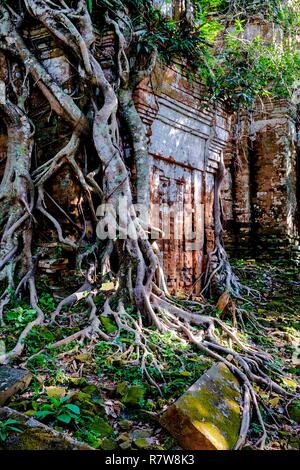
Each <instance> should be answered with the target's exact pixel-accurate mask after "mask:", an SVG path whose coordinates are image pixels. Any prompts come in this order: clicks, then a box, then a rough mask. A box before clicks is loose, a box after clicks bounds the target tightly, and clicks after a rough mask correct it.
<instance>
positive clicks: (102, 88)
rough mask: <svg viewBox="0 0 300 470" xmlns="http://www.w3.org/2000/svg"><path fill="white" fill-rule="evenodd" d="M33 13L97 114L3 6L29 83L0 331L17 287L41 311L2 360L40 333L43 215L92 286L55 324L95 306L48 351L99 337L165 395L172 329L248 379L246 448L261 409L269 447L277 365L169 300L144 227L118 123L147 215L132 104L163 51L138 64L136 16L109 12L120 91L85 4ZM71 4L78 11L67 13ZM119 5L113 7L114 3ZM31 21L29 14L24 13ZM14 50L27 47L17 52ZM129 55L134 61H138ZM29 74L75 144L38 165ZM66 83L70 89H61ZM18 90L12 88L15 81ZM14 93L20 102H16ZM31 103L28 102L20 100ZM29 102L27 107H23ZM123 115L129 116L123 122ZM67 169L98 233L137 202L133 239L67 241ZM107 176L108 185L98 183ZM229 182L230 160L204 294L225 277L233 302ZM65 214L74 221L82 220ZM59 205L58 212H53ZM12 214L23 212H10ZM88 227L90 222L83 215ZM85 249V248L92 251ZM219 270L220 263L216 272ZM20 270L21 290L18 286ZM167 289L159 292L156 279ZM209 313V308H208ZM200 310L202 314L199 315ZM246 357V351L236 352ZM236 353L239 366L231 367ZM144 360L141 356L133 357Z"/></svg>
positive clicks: (8, 218) (18, 140)
mask: <svg viewBox="0 0 300 470" xmlns="http://www.w3.org/2000/svg"><path fill="white" fill-rule="evenodd" d="M24 4H25V5H26V8H27V13H29V14H30V15H32V16H33V17H34V19H35V21H37V22H39V23H40V24H42V25H43V26H44V27H45V28H47V30H48V31H49V33H50V34H51V35H52V36H53V37H54V39H55V40H56V41H58V42H59V43H60V44H63V45H64V47H65V50H66V53H70V54H71V56H72V60H74V58H76V60H77V62H78V69H79V70H80V80H82V81H83V83H84V85H85V86H86V89H88V90H89V92H88V96H87V100H89V103H88V105H86V101H87V100H86V101H85V105H84V106H82V105H81V104H80V100H75V99H74V98H73V97H72V96H71V95H70V94H67V93H65V92H64V90H63V87H62V86H61V85H59V84H58V82H57V81H56V80H54V78H53V77H52V76H51V71H49V70H47V69H46V68H45V67H44V66H43V65H42V64H41V63H40V62H39V60H38V59H37V58H36V56H35V55H34V53H33V52H31V50H30V49H29V48H28V46H27V44H26V43H25V42H24V40H23V38H22V35H21V33H20V29H19V28H18V27H17V25H16V20H15V18H14V17H13V16H12V14H11V10H9V9H7V8H5V7H4V6H3V5H2V6H1V10H0V12H1V14H2V23H1V28H0V49H2V50H3V51H4V53H5V54H7V55H8V57H9V60H13V61H17V62H20V63H21V64H22V67H23V69H24V70H23V74H24V80H23V85H22V86H19V88H17V87H15V91H14V94H13V96H12V98H10V97H9V98H8V99H7V101H6V104H4V105H3V104H2V105H1V114H2V116H3V118H4V120H5V123H6V126H7V133H8V157H7V162H6V168H5V173H4V176H3V179H2V182H1V185H0V203H1V207H0V210H1V221H2V222H1V223H2V227H1V229H2V233H3V235H2V238H1V246H0V277H1V280H5V281H6V288H5V290H4V292H3V293H2V296H1V298H0V322H2V321H3V311H4V309H5V306H6V305H7V304H8V303H9V301H10V297H9V295H10V292H11V290H12V289H15V290H16V292H17V293H18V294H21V292H22V290H24V289H25V287H26V286H28V289H29V294H30V303H31V306H32V307H33V308H34V310H35V311H36V312H37V316H36V319H35V320H34V321H33V322H31V323H30V324H29V325H27V326H26V328H25V329H24V331H23V332H22V333H21V335H20V337H19V339H18V341H17V344H16V346H15V347H14V348H13V349H12V350H11V351H9V352H7V353H6V354H3V355H2V356H0V363H7V362H8V361H10V360H11V359H13V358H15V357H17V356H19V355H21V354H22V352H23V349H24V341H25V339H26V336H27V335H28V334H29V332H30V331H31V329H32V328H33V327H34V326H36V325H37V324H41V323H42V322H43V321H45V319H44V314H43V312H42V310H41V309H40V307H39V305H38V295H37V292H36V288H35V272H36V269H35V268H36V266H35V260H34V257H33V256H32V237H33V233H34V230H35V215H38V214H39V215H41V214H42V216H43V217H44V218H45V219H46V220H47V221H49V223H50V226H52V227H54V228H55V230H56V233H57V239H58V240H59V242H60V243H62V244H63V245H64V246H66V247H68V249H71V250H74V252H76V253H77V254H78V266H80V268H81V269H82V273H83V277H84V279H83V282H82V286H81V287H80V288H79V289H78V290H77V291H76V292H74V293H73V294H71V295H70V296H68V297H67V298H66V299H64V300H62V301H61V302H60V303H59V304H58V306H57V308H56V310H55V311H54V312H53V313H52V315H51V320H50V321H52V322H53V323H54V324H56V325H57V327H59V322H60V319H61V317H63V316H66V315H67V313H65V309H63V307H67V306H69V305H71V304H72V303H74V302H80V301H81V300H82V299H85V301H86V302H87V305H88V308H89V318H88V323H87V325H86V326H85V327H84V328H83V329H82V330H81V331H79V332H76V333H75V334H72V335H70V336H69V337H66V338H64V339H62V340H60V341H58V342H56V343H55V344H52V345H49V347H52V348H54V347H60V346H63V345H66V344H68V343H70V342H72V341H73V340H81V341H83V340H85V339H87V338H88V339H90V340H93V339H95V338H97V337H100V338H102V339H103V340H105V341H110V342H111V343H112V344H113V345H114V346H115V347H116V349H117V351H118V352H120V353H121V354H122V356H123V357H124V358H125V359H126V360H128V361H129V362H130V361H135V363H136V362H138V363H139V364H140V366H141V368H142V371H143V373H144V374H145V376H146V377H147V378H148V380H149V381H150V382H151V383H152V384H153V385H155V386H157V387H158V389H160V385H159V383H157V380H155V379H154V377H153V376H152V375H151V373H150V371H151V370H153V368H154V369H155V370H156V371H157V372H158V373H159V374H161V369H160V364H159V358H158V356H159V348H160V347H161V346H160V345H159V344H158V345H156V347H157V349H158V354H157V355H156V354H154V353H153V348H152V347H151V346H152V345H151V340H150V339H149V336H150V335H149V331H150V330H149V328H150V327H153V326H155V327H156V328H157V330H158V331H159V332H161V333H163V332H166V331H172V332H173V334H174V336H175V337H176V339H177V341H179V342H183V341H188V342H190V343H191V344H193V345H195V347H197V348H198V349H199V350H201V351H203V352H205V353H206V354H208V355H210V356H211V357H212V358H214V359H216V360H219V361H222V362H224V363H225V364H226V365H227V366H228V367H229V368H230V370H231V371H232V372H233V373H234V374H235V375H236V376H237V377H238V379H239V380H240V382H241V384H242V386H243V390H244V413H243V420H242V427H241V435H240V439H239V442H238V444H237V447H238V448H239V447H241V446H242V445H243V443H244V442H245V439H246V435H247V431H248V428H249V413H250V403H252V404H253V406H254V408H255V410H256V413H257V415H258V419H259V421H260V423H261V425H262V429H263V430H264V433H263V436H262V438H261V439H260V442H259V445H260V446H261V447H263V445H264V441H265V427H264V424H263V420H262V417H261V413H260V410H259V407H258V405H257V400H256V395H255V391H254V388H253V383H256V384H259V385H262V386H264V387H269V388H270V389H272V390H273V391H275V392H276V393H280V394H282V395H287V393H286V392H285V390H284V389H282V388H281V387H280V386H279V385H278V384H276V383H275V382H273V381H272V380H270V379H269V377H268V375H267V373H266V365H267V364H268V362H269V361H270V357H269V356H268V355H267V354H265V353H263V352H262V351H259V350H258V349H256V348H254V347H250V346H249V345H247V344H245V343H244V342H243V341H242V340H241V339H240V337H239V334H238V332H237V331H236V328H231V327H229V326H228V325H227V324H225V323H224V322H222V321H221V320H219V319H217V318H214V317H211V316H208V315H204V314H203V312H202V314H201V315H200V314H199V313H195V311H193V307H195V305H196V303H194V302H193V301H189V302H188V301H187V302H186V303H185V304H184V305H180V304H179V303H178V302H177V301H176V299H174V298H171V297H170V296H169V295H168V292H167V288H166V285H165V282H163V279H162V266H161V261H160V257H159V254H158V252H157V249H154V247H153V245H152V244H151V243H150V241H149V239H148V237H147V231H148V229H149V226H148V223H149V221H147V220H141V219H140V218H139V217H138V214H137V213H136V211H135V208H134V205H133V195H132V187H131V184H132V182H131V180H130V174H129V171H128V168H127V167H126V165H125V162H124V159H123V155H122V151H121V145H120V143H121V142H120V126H119V117H121V119H123V122H124V123H125V125H126V127H127V130H128V131H129V134H130V136H131V144H132V152H133V158H134V161H135V168H136V174H137V182H136V186H137V188H136V189H137V191H136V193H137V202H139V203H140V204H142V205H144V206H146V207H148V206H149V194H150V188H149V186H148V185H147V183H146V181H148V173H149V160H148V150H147V137H146V135H145V129H144V126H143V124H142V122H141V119H140V117H139V115H138V113H137V111H136V109H135V105H134V102H133V98H132V95H133V90H134V88H135V86H136V85H137V84H138V83H139V82H140V81H141V80H142V79H143V78H144V77H146V76H147V75H149V74H150V73H151V71H152V69H153V67H154V65H155V61H156V57H157V52H156V50H155V48H154V49H153V50H152V52H151V54H150V56H149V57H148V58H145V57H144V58H143V60H142V61H141V62H142V63H143V66H138V63H139V61H138V60H137V56H138V54H137V48H136V37H135V34H134V31H133V26H132V23H131V19H130V15H129V13H128V11H127V10H126V8H125V7H124V5H123V4H122V2H121V1H119V0H116V1H115V2H114V6H115V13H114V10H113V9H111V8H109V9H108V10H107V11H106V12H105V14H104V17H103V24H106V25H108V26H109V27H111V28H113V30H114V32H115V35H116V47H117V52H116V65H117V71H118V77H117V80H116V83H115V84H113V83H110V82H109V81H108V79H107V78H106V76H105V74H104V72H103V69H102V67H101V63H100V61H99V60H97V58H96V55H95V37H94V27H93V24H92V21H91V17H90V15H89V13H88V11H87V7H86V2H85V1H83V0H78V1H77V2H75V1H72V2H68V1H64V2H62V1H61V2H59V1H56V2H52V1H49V0H25V2H24ZM69 4H71V5H72V6H68V5H69ZM110 4H111V3H110ZM23 13H24V12H23ZM12 42H13V43H14V44H15V45H16V48H12ZM128 54H133V58H134V60H132V61H130V60H129V59H128V58H127V57H128ZM28 77H30V78H31V81H32V82H33V83H34V84H36V85H37V86H38V87H39V89H40V91H41V92H42V94H43V95H44V97H45V98H46V99H47V100H48V102H49V104H50V106H51V109H52V110H53V111H54V112H55V113H56V114H57V115H58V116H60V118H61V119H62V120H63V121H64V122H65V123H66V124H67V125H68V126H69V127H70V131H71V132H70V134H71V137H70V138H69V140H68V142H67V143H66V144H65V145H64V146H63V147H62V148H61V150H60V151H58V152H57V153H56V154H54V155H50V157H49V159H48V160H47V161H46V162H45V163H43V164H41V165H40V166H38V167H37V168H34V169H33V168H32V161H31V160H32V155H31V153H32V144H33V139H34V129H33V128H32V125H31V123H30V120H29V118H28V113H27V112H26V107H24V106H23V107H22V106H20V103H26V101H28V97H29V94H28V89H27V88H26V87H25V88H24V84H26V85H27V83H28ZM62 82H63V80H62ZM7 88H8V84H7ZM11 94H12V93H11V91H10V95H11ZM20 98H22V99H20ZM17 103H18V104H17ZM118 113H119V115H118ZM86 136H89V137H90V140H91V141H92V147H93V150H94V152H95V158H94V160H93V159H90V160H89V161H88V171H85V170H84V169H83V167H82V161H81V159H80V158H79V153H80V148H81V146H82V144H83V143H84V138H86ZM65 165H67V167H68V169H69V171H70V172H72V174H73V175H74V177H75V178H76V179H77V181H78V183H79V185H80V188H81V192H82V194H83V199H84V204H85V205H84V209H83V210H82V212H83V213H84V211H85V210H87V211H88V213H89V217H90V219H92V223H93V228H94V232H96V225H97V221H98V219H97V205H98V204H99V202H103V203H105V204H106V206H107V207H109V208H110V211H111V215H112V216H113V214H116V213H118V207H119V202H120V200H122V199H123V200H126V204H127V205H126V209H125V210H124V211H123V212H122V213H121V214H119V220H118V224H119V226H121V227H126V229H127V230H128V233H129V236H126V237H124V238H122V237H121V238H120V239H116V240H101V243H98V241H97V239H96V237H95V238H94V240H93V241H92V242H91V241H87V240H86V239H84V234H83V235H82V234H80V236H79V235H78V237H77V238H76V239H71V238H68V237H67V236H65V235H64V233H63V227H62V224H61V222H60V221H59V219H58V217H57V216H56V215H55V214H53V213H51V209H50V208H49V207H50V205H49V207H48V206H47V201H48V200H49V197H48V199H47V197H46V186H45V185H46V183H47V182H48V181H49V180H50V179H51V178H52V177H53V176H55V175H56V174H57V173H58V172H59V171H60V169H61V168H62V166H65ZM100 173H101V182H100V181H99V178H98V176H99V174H100ZM223 174H224V166H223V162H221V163H220V168H219V172H218V173H217V176H216V184H215V197H214V216H215V250H214V251H213V252H212V253H211V254H210V255H209V262H208V265H207V272H206V274H205V279H204V284H203V292H205V291H206V290H207V289H208V287H209V285H210V284H211V282H212V281H213V280H214V282H216V280H219V282H220V283H221V284H222V285H223V286H224V288H225V289H226V291H227V292H228V293H229V294H231V295H236V296H237V297H238V296H240V290H241V286H240V285H239V283H238V280H237V278H236V277H235V276H234V274H233V272H232V270H231V267H230V264H229V262H228V259H227V256H226V252H225V249H224V246H223V244H222V239H221V234H222V225H221V208H220V188H221V183H222V179H223ZM56 206H58V208H59V209H60V212H61V213H63V214H64V215H65V216H66V217H67V218H68V220H71V217H70V216H69V215H68V214H67V213H66V212H65V210H63V209H62V208H61V207H60V206H59V204H58V203H56ZM52 207H53V206H52ZM11 208H13V210H11ZM83 218H84V220H85V217H84V214H83ZM83 242H84V243H89V251H88V253H89V255H87V254H82V252H80V249H81V244H82V243H83ZM85 246H86V245H85ZM113 250H114V253H116V256H118V257H119V268H118V273H117V277H118V286H119V287H118V288H117V289H116V291H115V292H114V293H113V294H112V295H111V296H109V297H108V298H107V301H106V303H105V305H104V308H103V311H102V312H101V314H102V315H104V316H105V315H110V316H112V317H113V318H114V320H115V322H116V325H117V328H118V331H117V333H116V334H111V335H107V334H106V333H104V332H103V331H102V330H101V328H100V326H101V322H100V319H99V316H98V315H97V308H96V305H95V302H94V298H95V296H96V295H97V293H98V292H99V284H100V282H101V274H102V273H104V272H105V271H106V270H107V266H108V265H109V262H110V257H111V254H112V252H113ZM213 263H214V265H213ZM18 267H19V269H18V275H19V283H18V284H17V285H16V284H15V277H16V271H17V268H18ZM159 278H160V279H161V281H162V282H161V284H160V285H159V286H158V285H156V280H157V279H159ZM128 303H129V304H131V305H132V304H134V305H135V307H136V316H131V315H130V313H128V311H127V310H126V304H128ZM198 307H199V306H198ZM200 307H201V306H200ZM124 331H125V332H128V333H132V334H133V337H134V339H133V341H132V344H131V345H130V346H129V347H128V348H127V349H126V348H125V349H124V350H121V351H120V348H121V346H120V342H119V341H117V340H118V338H119V336H120V334H121V333H122V332H124ZM236 349H238V350H239V351H240V352H236ZM228 355H230V356H231V357H232V360H231V361H229V360H228V358H227V357H228ZM132 357H134V359H131V358H132Z"/></svg>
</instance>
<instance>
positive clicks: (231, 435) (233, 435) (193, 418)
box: [162, 364, 241, 450]
mask: <svg viewBox="0 0 300 470" xmlns="http://www.w3.org/2000/svg"><path fill="white" fill-rule="evenodd" d="M240 400H241V393H240V388H239V384H238V381H237V380H236V378H235V377H234V376H233V374H232V373H231V372H230V370H229V369H228V368H227V367H226V366H225V365H224V364H218V365H215V366H213V367H212V368H211V369H209V371H207V373H206V374H204V375H203V376H202V377H201V379H200V380H199V381H197V382H196V383H195V384H194V385H193V386H192V387H191V388H190V389H189V390H188V391H187V392H186V393H185V394H184V395H183V396H182V397H181V398H179V400H177V402H176V403H175V404H174V405H173V407H171V409H169V412H168V413H166V416H165V418H164V419H163V420H162V424H163V425H164V426H165V427H166V428H167V429H169V430H170V431H171V432H172V431H173V430H174V432H172V433H173V435H174V436H175V434H176V436H175V437H176V438H177V439H178V440H179V442H180V441H182V442H184V440H185V436H184V434H185V433H186V435H189V434H191V435H193V432H192V431H191V429H194V430H195V432H196V431H199V434H201V435H202V436H203V443H204V445H205V446H206V447H210V446H211V447H212V448H215V449H219V450H228V449H232V448H233V447H234V445H235V443H236V441H237V439H238V435H239V429H240V412H241V410H240V404H239V402H240ZM172 408H173V411H172ZM172 419H174V420H175V423H170V421H171V420H172ZM188 440H190V438H188ZM200 441H201V440H200ZM200 441H198V442H200ZM191 445H197V444H196V437H195V441H194V442H191ZM191 448H192V447H191ZM193 448H195V447H193Z"/></svg>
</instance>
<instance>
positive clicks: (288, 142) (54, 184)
mask: <svg viewBox="0 0 300 470" xmlns="http://www.w3.org/2000/svg"><path fill="white" fill-rule="evenodd" d="M180 3H181V2H178V5H179V4H180ZM179 7H180V5H179V6H178V8H179ZM176 11H177V10H176ZM176 11H175V13H174V12H173V13H172V12H170V14H176ZM258 33H259V34H260V35H261V36H262V37H263V38H264V39H265V40H266V41H274V40H280V32H278V30H275V29H274V26H273V25H272V24H268V23H265V22H261V19H259V18H258V19H257V18H254V19H253V23H252V25H250V26H249V27H248V30H247V31H246V33H245V34H248V36H249V38H251V35H252V36H254V35H255V34H258ZM28 38H29V39H30V41H31V42H32V43H33V44H34V45H35V47H36V49H37V50H38V53H39V57H40V60H41V62H42V63H43V65H44V66H45V67H46V68H47V69H48V70H50V71H51V74H52V76H53V77H54V79H55V71H56V70H59V76H61V68H63V69H64V72H65V73H64V77H65V81H64V87H65V91H66V93H71V92H72V87H73V82H72V75H73V72H74V71H73V70H72V65H71V64H70V63H69V62H68V61H67V60H66V59H65V57H64V54H63V51H62V50H61V49H59V48H58V47H56V46H55V44H54V43H53V40H52V39H51V37H50V35H49V33H48V32H47V31H46V30H45V29H43V28H41V27H39V28H36V27H35V26H34V25H33V26H32V27H31V29H30V31H28ZM96 48H97V54H98V57H99V58H100V59H101V64H102V66H103V68H104V70H105V73H106V74H107V76H108V77H109V76H110V77H111V78H112V79H113V68H114V63H113V57H114V56H115V52H114V34H113V31H110V30H107V31H105V34H103V35H102V36H99V37H98V38H97V43H96ZM50 50H51V54H50V52H49V51H50ZM0 79H1V80H5V77H1V76H0ZM205 98H206V92H205V90H204V89H203V87H202V86H201V85H200V83H199V82H198V81H197V79H195V78H194V79H193V80H192V81H191V80H190V79H189V77H188V74H186V71H185V67H184V65H182V64H176V63H172V64H169V65H166V64H161V63H157V65H156V67H155V69H154V71H153V73H152V75H151V76H150V78H147V79H145V80H144V81H143V82H142V83H141V84H140V85H139V86H138V88H137V89H136V92H135V103H136V107H137V110H138V112H139V114H140V116H141V118H142V121H143V123H144V125H145V127H146V130H147V136H148V145H149V159H150V171H149V174H148V180H149V181H148V182H147V184H148V183H149V185H150V188H151V208H152V211H151V217H152V221H151V223H152V225H153V226H155V227H157V228H158V229H159V230H160V231H162V232H164V233H165V236H160V237H158V240H157V243H158V245H159V246H160V248H161V251H162V254H163V264H164V267H165V271H166V274H167V282H168V285H169V288H170V290H172V291H176V290H190V289H191V288H192V287H193V285H194V284H195V282H196V281H197V280H198V279H199V277H200V276H201V273H202V272H203V268H204V266H205V261H206V255H207V253H208V252H209V251H211V249H212V247H213V244H214V243H213V242H214V240H213V237H214V235H213V233H214V231H213V227H214V217H213V203H214V187H215V179H216V172H217V171H218V166H219V163H220V161H221V160H222V159H224V162H225V165H226V170H227V172H226V177H225V180H224V182H223V193H222V194H223V198H222V199H223V216H224V226H225V229H226V231H225V235H224V239H225V243H226V248H227V249H228V250H229V251H230V253H232V254H233V255H238V256H240V255H242V256H260V255H266V254H267V253H272V252H274V251H276V254H277V256H278V255H279V254H280V253H282V255H284V256H289V257H292V258H294V259H297V254H298V253H300V251H299V250H300V247H299V221H300V217H299V207H298V204H297V199H298V200H299V158H300V153H299V146H298V118H299V115H298V113H297V106H296V104H295V103H290V102H287V101H283V100H277V101H276V100H275V101H274V100H272V101H270V100H267V99H265V100H259V101H258V102H257V105H256V107H255V109H254V111H253V112H252V113H244V114H238V115H237V114H236V113H229V112H228V111H227V112H226V111H225V108H224V107H223V106H222V104H221V103H219V104H218V105H216V106H215V107H214V108H213V107H212V106H207V103H206V100H205ZM43 107H44V101H43V98H42V96H41V93H40V92H38V91H37V92H36V97H35V100H34V101H33V104H32V109H31V114H32V115H34V116H35V117H36V116H37V115H39V114H41V118H40V120H39V126H38V127H37V128H36V132H37V133H38V134H39V135H38V139H37V145H36V147H35V149H34V152H35V158H36V159H37V161H40V162H42V161H43V155H45V152H47V148H48V147H49V145H51V147H52V150H53V149H57V151H58V150H59V148H61V145H62V137H61V136H63V135H66V133H67V130H66V129H64V128H63V126H62V124H61V123H60V122H59V120H57V119H56V118H54V117H53V116H52V114H51V110H50V109H49V110H48V111H47V109H46V111H44V110H43ZM237 130H238V132H237ZM122 139H123V140H122V145H123V146H124V156H125V159H126V155H127V151H128V142H127V141H126V131H125V130H124V135H123V136H122ZM49 142H50V144H49ZM5 158H6V135H5V127H4V126H3V125H2V124H1V123H0V173H1V172H2V171H3V170H4V166H3V163H2V162H3V161H4V160H5ZM126 164H128V166H129V167H130V158H129V159H128V161H126ZM82 165H83V167H84V165H85V155H83V156H82ZM132 170H133V173H134V169H132ZM145 184H146V182H145ZM50 186H51V191H50ZM50 186H49V192H50V193H51V194H54V195H55V192H57V193H59V194H60V195H61V196H60V203H61V206H62V208H68V212H69V213H71V214H73V215H74V217H76V216H77V215H78V214H77V212H76V211H78V209H77V208H76V200H77V199H78V197H79V192H80V188H79V185H78V182H77V181H76V179H70V178H69V176H68V172H65V173H64V168H62V170H61V172H60V173H59V175H58V177H57V178H55V179H54V180H52V181H51V183H50ZM76 198H77V199H76ZM48 202H49V204H52V205H53V208H54V209H55V207H54V206H55V202H53V201H52V202H51V201H48ZM70 209H71V210H70ZM166 219H167V220H168V221H169V223H168V224H167V225H168V226H164V223H165V220H166ZM186 219H189V220H188V221H187V220H186ZM60 221H61V224H62V227H63V228H64V230H66V232H68V230H69V227H70V224H69V223H67V224H66V220H64V217H63V216H62V217H61V220H60ZM165 225H166V224H165ZM186 225H189V227H190V232H191V234H190V236H187V234H186V233H183V234H182V229H181V227H183V226H186ZM86 229H87V230H89V221H88V220H86ZM166 231H167V232H168V233H166ZM53 232H54V234H53V240H54V239H55V230H53ZM48 238H50V239H48V240H47V241H49V242H50V244H51V242H52V241H53V240H52V239H51V234H49V233H48ZM40 242H41V240H40V241H39V243H40ZM43 242H45V240H43Z"/></svg>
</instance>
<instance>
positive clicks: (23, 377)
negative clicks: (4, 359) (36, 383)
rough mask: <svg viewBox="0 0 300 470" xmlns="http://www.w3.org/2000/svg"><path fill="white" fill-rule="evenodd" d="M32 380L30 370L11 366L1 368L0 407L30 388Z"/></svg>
mask: <svg viewBox="0 0 300 470" xmlns="http://www.w3.org/2000/svg"><path fill="white" fill-rule="evenodd" d="M31 378H32V375H31V373H30V372H28V370H25V369H15V368H13V367H9V366H2V367H0V405H4V403H5V402H7V400H8V399H9V398H10V397H11V396H12V395H14V394H15V393H16V392H17V391H18V390H22V389H23V388H26V387H28V385H29V384H30V381H31Z"/></svg>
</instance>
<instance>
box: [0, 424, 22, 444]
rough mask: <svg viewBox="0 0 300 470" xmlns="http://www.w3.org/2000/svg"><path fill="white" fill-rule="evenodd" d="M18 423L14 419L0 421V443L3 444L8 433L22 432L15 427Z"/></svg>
mask: <svg viewBox="0 0 300 470" xmlns="http://www.w3.org/2000/svg"><path fill="white" fill-rule="evenodd" d="M17 423H18V421H17V420H15V419H7V420H6V421H3V422H1V421H0V442H5V441H6V439H7V438H8V436H9V433H10V432H23V431H22V430H21V429H19V428H18V427H17V426H15V425H16V424H17Z"/></svg>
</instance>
